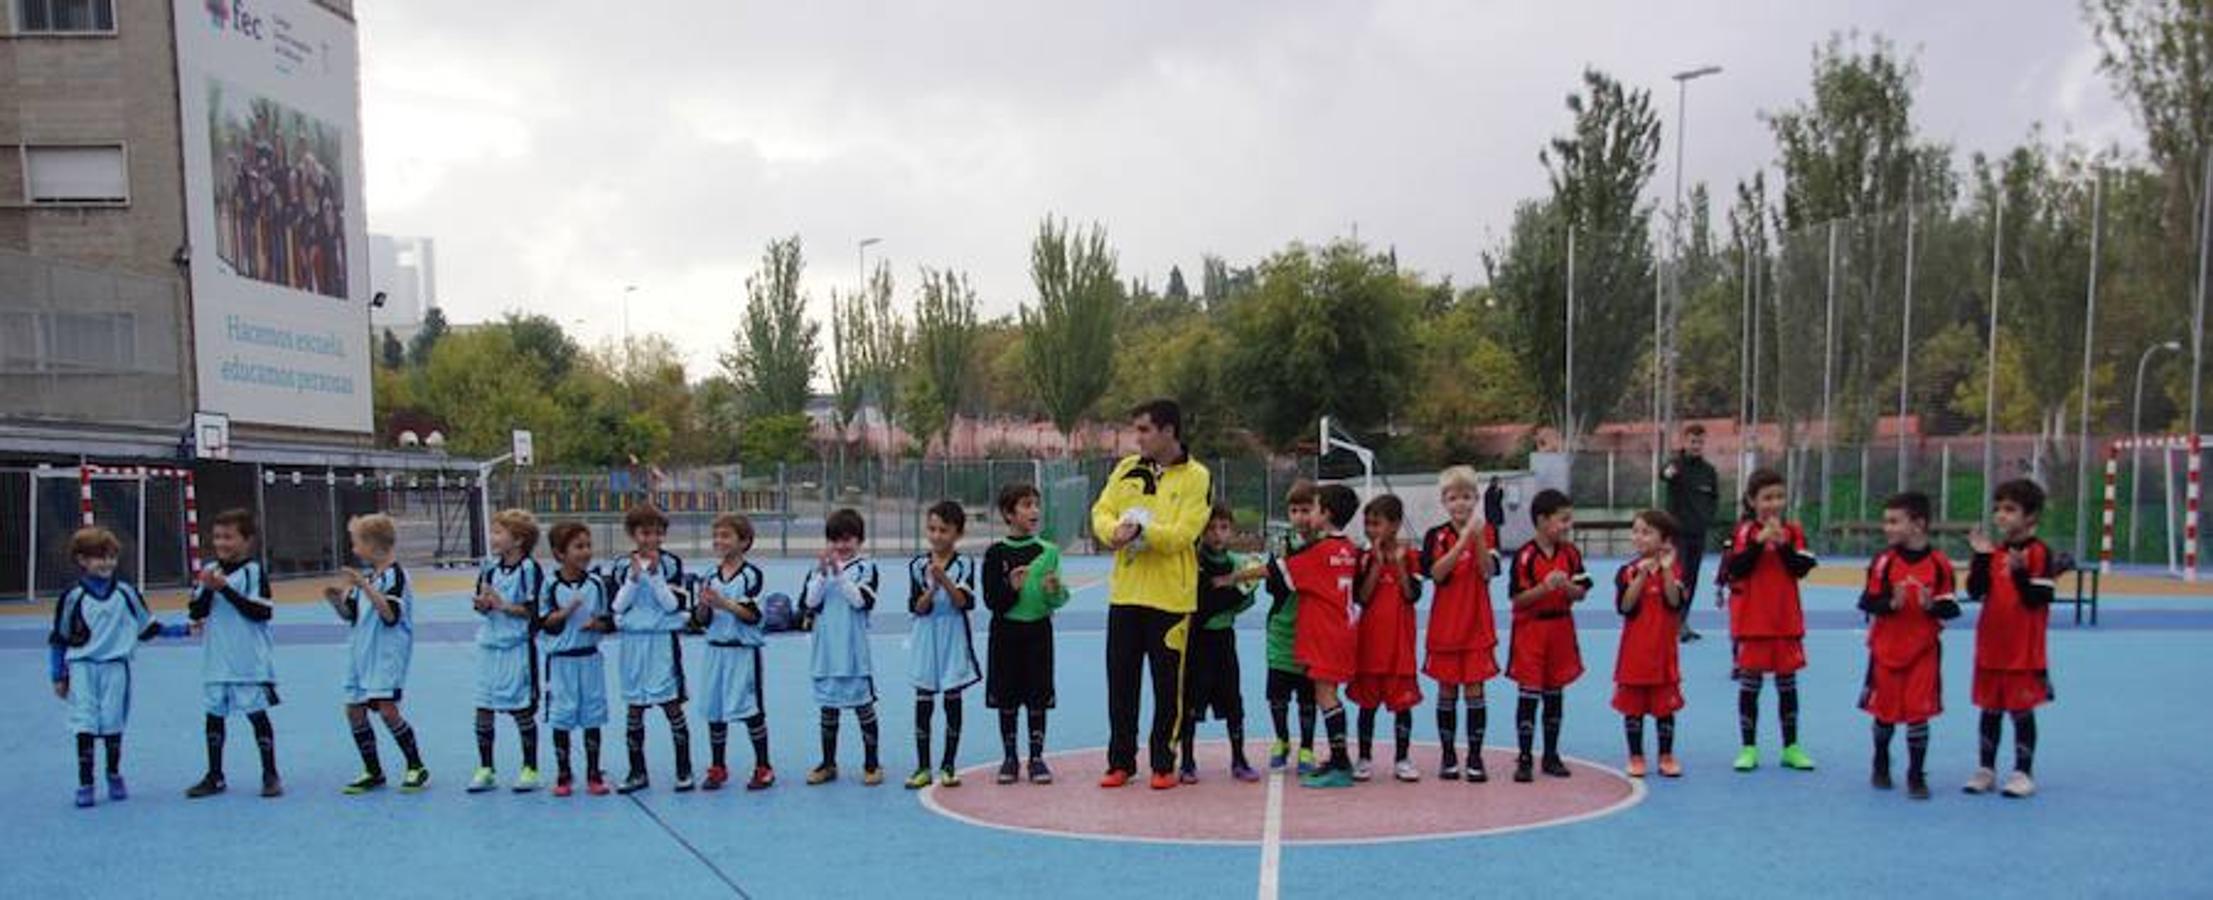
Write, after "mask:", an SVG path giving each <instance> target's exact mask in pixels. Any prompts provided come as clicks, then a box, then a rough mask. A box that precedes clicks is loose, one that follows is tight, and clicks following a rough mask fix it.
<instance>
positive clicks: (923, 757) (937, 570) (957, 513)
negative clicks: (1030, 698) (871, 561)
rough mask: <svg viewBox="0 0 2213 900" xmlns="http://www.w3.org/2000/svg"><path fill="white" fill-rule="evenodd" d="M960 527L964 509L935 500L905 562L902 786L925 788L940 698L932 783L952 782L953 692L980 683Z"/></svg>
mask: <svg viewBox="0 0 2213 900" xmlns="http://www.w3.org/2000/svg"><path fill="white" fill-rule="evenodd" d="M967 527H968V514H967V513H966V512H964V511H962V510H961V505H960V504H958V503H955V502H953V501H951V500H943V501H939V502H938V503H937V505H935V506H932V507H930V511H929V513H928V514H927V515H926V516H924V522H923V529H924V532H925V534H926V535H927V536H928V538H929V541H930V549H929V550H928V551H927V552H925V553H922V554H920V555H918V556H916V557H915V558H914V559H912V560H910V561H908V563H907V583H908V584H909V585H910V586H911V587H910V589H909V591H908V594H907V609H908V611H909V612H912V613H914V652H913V653H912V654H910V655H909V657H908V658H909V659H910V660H911V661H912V666H913V676H914V756H915V764H914V774H913V775H911V776H909V777H908V778H907V790H910V791H912V790H919V789H921V788H926V787H929V786H930V781H931V775H930V714H931V706H932V705H933V703H934V702H935V701H936V699H937V696H938V695H939V694H944V695H945V759H944V762H943V763H942V764H940V765H939V767H938V774H937V782H938V783H939V784H942V785H944V786H946V787H960V783H961V780H960V772H959V769H958V768H956V767H955V766H954V762H955V761H956V760H957V759H958V758H959V756H960V743H961V690H962V689H963V688H966V687H968V686H969V685H972V684H975V683H976V682H977V681H980V680H982V678H983V675H982V673H981V670H980V668H979V667H978V666H977V665H976V641H975V638H974V637H973V635H972V633H971V632H970V631H969V628H968V611H969V610H971V609H974V608H975V606H976V567H975V565H974V564H973V563H972V562H971V561H970V560H969V558H968V557H965V556H962V555H961V554H960V551H959V550H957V549H955V545H957V544H959V543H960V539H961V532H963V531H965V530H966V529H967Z"/></svg>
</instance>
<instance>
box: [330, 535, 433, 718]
mask: <svg viewBox="0 0 2213 900" xmlns="http://www.w3.org/2000/svg"><path fill="white" fill-rule="evenodd" d="M370 579H371V583H372V584H373V585H374V586H375V588H376V590H377V592H378V593H381V594H383V595H384V596H385V597H386V598H388V599H389V600H390V601H391V604H392V618H391V619H390V620H386V619H385V618H384V617H383V616H382V615H380V614H378V612H377V608H376V604H374V603H372V602H370V600H369V597H368V593H367V592H366V591H365V590H364V589H362V588H354V589H352V590H350V591H347V592H346V596H345V598H344V599H343V600H341V601H340V603H339V606H340V609H339V611H338V615H339V618H340V619H342V620H344V621H345V622H346V623H347V624H348V625H350V626H352V628H351V629H350V630H349V631H348V633H347V636H346V655H347V668H346V684H345V692H346V702H347V703H367V702H369V701H371V700H398V699H400V693H401V691H402V690H404V689H405V688H406V687H407V665H408V662H409V661H410V660H411V659H412V657H413V656H414V652H415V586H414V585H413V584H411V583H409V581H408V578H407V572H406V570H404V569H402V568H400V564H399V563H393V564H392V565H391V566H390V567H389V568H386V569H385V570H384V571H382V572H378V573H376V574H375V575H372V576H370Z"/></svg>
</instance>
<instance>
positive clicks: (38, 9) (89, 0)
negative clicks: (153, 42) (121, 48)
mask: <svg viewBox="0 0 2213 900" xmlns="http://www.w3.org/2000/svg"><path fill="white" fill-rule="evenodd" d="M15 30H16V33H18V34H69V33H88V32H89V33H108V34H112V33H114V32H115V0H15Z"/></svg>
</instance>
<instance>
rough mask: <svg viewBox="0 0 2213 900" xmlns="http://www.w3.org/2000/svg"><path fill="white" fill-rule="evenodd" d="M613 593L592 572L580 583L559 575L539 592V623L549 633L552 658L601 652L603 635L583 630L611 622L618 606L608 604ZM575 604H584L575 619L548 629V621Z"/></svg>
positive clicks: (549, 647)
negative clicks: (603, 621)
mask: <svg viewBox="0 0 2213 900" xmlns="http://www.w3.org/2000/svg"><path fill="white" fill-rule="evenodd" d="M609 595H610V592H609V591H608V590H607V582H606V580H605V579H602V578H601V577H600V576H598V575H594V574H592V573H590V572H586V573H584V577H583V578H581V579H579V580H576V581H570V580H568V576H566V575H563V574H561V573H559V572H556V573H554V575H553V577H552V578H551V579H548V580H547V581H546V583H545V586H544V587H543V588H541V589H540V590H539V592H538V623H539V628H540V630H542V631H544V632H545V642H544V643H545V650H546V655H548V656H581V655H584V654H585V653H586V652H597V651H598V650H599V641H600V638H601V637H603V635H602V633H601V632H597V631H589V630H586V629H585V628H584V627H583V626H584V624H585V623H587V622H591V621H593V620H595V619H608V618H609V617H611V616H613V615H614V606H613V605H612V604H611V603H609V602H608V597H609ZM571 603H581V604H582V605H581V606H579V607H578V608H577V611H576V613H575V614H574V615H571V616H569V617H568V618H567V619H564V620H562V622H561V624H560V625H558V626H554V625H547V624H546V618H547V617H548V616H551V615H553V614H554V613H556V612H559V611H561V610H563V609H567V608H568V606H569V604H571Z"/></svg>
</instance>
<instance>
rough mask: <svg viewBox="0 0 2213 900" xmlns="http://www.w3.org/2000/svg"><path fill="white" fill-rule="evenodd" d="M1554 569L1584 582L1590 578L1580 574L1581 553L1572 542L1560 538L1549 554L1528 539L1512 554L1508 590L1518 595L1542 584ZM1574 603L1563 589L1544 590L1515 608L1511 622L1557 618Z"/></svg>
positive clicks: (1565, 613)
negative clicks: (1509, 588) (1533, 598)
mask: <svg viewBox="0 0 2213 900" xmlns="http://www.w3.org/2000/svg"><path fill="white" fill-rule="evenodd" d="M1554 572H1562V573H1565V574H1566V575H1567V576H1568V578H1570V579H1576V578H1581V579H1582V580H1583V581H1584V582H1585V583H1586V585H1587V583H1588V582H1589V581H1590V576H1588V575H1585V574H1584V573H1583V554H1582V553H1580V552H1578V551H1577V550H1576V549H1575V545H1574V544H1570V543H1567V542H1564V541H1563V542H1561V543H1560V544H1559V545H1558V546H1556V547H1554V548H1552V552H1551V553H1549V554H1548V553H1546V552H1544V548H1542V547H1539V546H1537V542H1536V541H1530V542H1529V543H1526V544H1523V545H1522V547H1521V552H1519V553H1516V554H1514V570H1513V578H1512V579H1511V581H1510V584H1511V590H1512V591H1513V593H1514V595H1515V596H1519V595H1521V594H1522V593H1523V592H1525V591H1528V590H1529V589H1530V588H1533V587H1536V586H1537V585H1539V584H1542V583H1544V580H1545V579H1546V578H1549V577H1551V576H1552V573H1554ZM1574 603H1575V602H1574V601H1573V600H1571V599H1569V597H1568V592H1567V591H1566V590H1565V589H1561V590H1554V591H1547V592H1545V593H1544V594H1542V595H1540V596H1539V597H1537V599H1535V600H1533V601H1531V602H1529V603H1528V604H1526V605H1523V606H1516V607H1514V625H1515V627H1517V628H1518V627H1520V626H1521V624H1522V623H1523V622H1527V621H1530V620H1533V619H1556V618H1560V617H1562V616H1565V615H1567V614H1568V612H1569V611H1570V610H1572V609H1573V608H1574Z"/></svg>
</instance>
